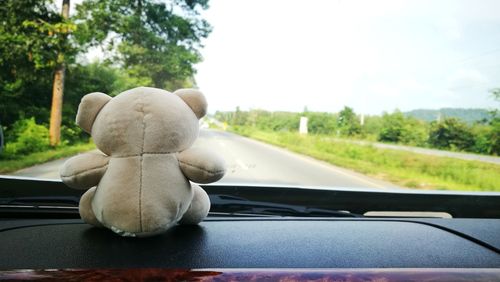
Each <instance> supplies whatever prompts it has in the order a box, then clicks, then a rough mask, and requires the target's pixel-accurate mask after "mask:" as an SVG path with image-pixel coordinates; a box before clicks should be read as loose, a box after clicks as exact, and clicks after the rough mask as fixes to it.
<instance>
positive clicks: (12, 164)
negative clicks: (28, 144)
mask: <svg viewBox="0 0 500 282" xmlns="http://www.w3.org/2000/svg"><path fill="white" fill-rule="evenodd" d="M92 149H95V145H94V143H84V144H77V145H72V146H64V147H58V148H55V149H52V150H49V151H44V152H37V153H32V154H29V155H26V156H21V157H19V158H17V159H15V160H0V174H5V173H9V172H13V171H16V170H19V169H22V168H25V167H30V166H33V165H36V164H41V163H44V162H48V161H51V160H56V159H60V158H63V157H68V156H72V155H75V154H78V153H81V152H85V151H89V150H92Z"/></svg>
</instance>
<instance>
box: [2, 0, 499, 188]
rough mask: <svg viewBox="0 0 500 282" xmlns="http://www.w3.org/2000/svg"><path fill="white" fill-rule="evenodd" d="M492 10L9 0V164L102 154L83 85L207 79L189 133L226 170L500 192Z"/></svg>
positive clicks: (472, 5)
mask: <svg viewBox="0 0 500 282" xmlns="http://www.w3.org/2000/svg"><path fill="white" fill-rule="evenodd" d="M498 11H500V2H498V1H495V0H492V1H486V0H481V1H420V0H418V1H386V0H377V1H369V0H366V1H340V0H339V1H327V0H325V1H319V0H318V1H250V0H241V1H222V0H210V1H209V0H194V1H183V0H181V1H170V0H165V1H155V0H137V1H97V0H71V1H70V0H55V1H48V0H42V1H40V0H37V1H14V0H8V1H4V3H3V4H2V7H0V125H1V126H0V137H1V142H0V144H1V145H0V146H1V147H2V149H1V152H0V174H2V175H10V176H18V177H36V178H47V179H60V173H59V170H60V168H61V166H62V165H63V164H64V162H65V161H66V160H68V158H70V157H72V156H75V155H77V154H80V153H83V152H89V151H97V150H101V151H103V152H105V153H106V149H105V148H103V147H99V146H96V144H94V142H93V139H92V138H91V136H90V135H89V134H88V133H87V132H85V130H83V129H82V128H80V127H79V126H78V125H77V124H76V123H75V118H76V115H77V110H78V105H79V104H80V101H81V99H82V97H83V96H84V95H85V94H88V93H92V92H102V93H105V94H107V95H110V96H112V97H115V96H117V95H119V94H120V93H122V92H124V91H125V90H128V89H131V88H135V87H138V86H149V87H155V88H161V89H164V90H167V91H170V92H174V91H175V90H177V89H181V88H197V89H199V90H200V91H201V92H203V94H204V95H205V97H206V99H207V102H208V112H207V115H206V116H204V117H203V118H202V119H200V121H199V127H200V132H199V137H198V139H197V140H196V141H195V143H194V144H193V146H194V147H197V148H206V149H207V150H210V151H212V152H213V153H214V154H217V155H219V156H221V158H222V159H224V161H225V163H226V174H225V176H224V177H223V178H222V179H221V180H220V181H219V182H218V183H227V184H229V183H231V184H245V185H270V186H297V187H316V186H318V187H328V188H342V189H344V188H346V189H358V188H362V189H376V190H379V189H417V190H461V191H500V157H498V155H500V112H499V111H498V109H499V108H500V64H499V62H500V47H499V46H500V14H499V13H498ZM165 110H166V111H169V109H165ZM123 115H128V113H126V112H124V113H123ZM113 126H115V127H116V126H118V125H116V124H113V123H111V124H108V125H106V126H105V128H110V129H111V128H113ZM162 130H166V131H168V130H170V129H169V128H168V127H167V126H165V127H163V129H162ZM87 131H88V130H87ZM111 143H113V142H111ZM101 146H102V145H101ZM106 146H108V147H109V146H111V147H112V146H120V144H119V142H118V141H117V142H116V144H109V145H106ZM108 147H107V148H108Z"/></svg>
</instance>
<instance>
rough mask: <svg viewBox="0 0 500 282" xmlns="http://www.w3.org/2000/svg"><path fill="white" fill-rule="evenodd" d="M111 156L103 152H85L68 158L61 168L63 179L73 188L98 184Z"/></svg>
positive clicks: (85, 187) (86, 187)
mask: <svg viewBox="0 0 500 282" xmlns="http://www.w3.org/2000/svg"><path fill="white" fill-rule="evenodd" d="M109 160H110V157H108V156H106V155H104V154H102V153H85V154H81V155H78V156H75V157H72V158H71V159H69V160H67V161H66V162H65V163H64V165H63V166H62V168H61V171H60V174H61V179H62V181H63V182H64V183H65V184H66V185H68V186H69V187H71V188H75V189H88V188H90V187H93V186H96V185H97V184H98V183H99V181H100V180H101V177H102V176H103V175H104V173H105V172H106V169H107V168H108V163H109Z"/></svg>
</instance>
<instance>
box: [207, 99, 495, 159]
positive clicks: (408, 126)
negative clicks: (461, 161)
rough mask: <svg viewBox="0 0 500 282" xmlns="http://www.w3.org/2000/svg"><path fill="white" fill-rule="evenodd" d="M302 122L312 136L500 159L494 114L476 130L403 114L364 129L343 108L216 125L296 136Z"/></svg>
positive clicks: (242, 115)
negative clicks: (473, 154) (491, 156)
mask: <svg viewBox="0 0 500 282" xmlns="http://www.w3.org/2000/svg"><path fill="white" fill-rule="evenodd" d="M493 96H494V97H495V98H496V99H497V100H499V99H500V91H499V90H494V91H493ZM302 116H305V117H307V118H308V131H309V133H310V134H317V135H326V136H332V137H340V138H342V137H346V138H358V139H367V140H371V141H380V142H389V143H397V144H404V145H411V146H419V147H429V148H437V149H443V150H452V151H465V152H472V153H479V154H488V155H500V115H499V113H498V111H496V110H495V111H491V112H490V118H489V119H487V120H481V121H478V122H475V123H473V124H468V123H466V122H465V121H463V120H461V119H459V118H454V117H446V116H443V117H442V118H440V119H439V120H434V121H431V122H429V121H425V120H420V119H417V118H415V117H412V116H408V115H405V114H404V113H402V112H401V111H399V110H395V111H394V112H392V113H383V114H382V115H370V116H365V117H363V124H361V116H360V115H357V114H356V113H355V112H354V110H353V109H352V108H350V107H344V109H343V110H341V111H340V112H338V113H324V112H309V111H304V112H302V113H294V112H270V111H264V110H250V111H241V110H240V109H239V108H236V111H229V112H220V111H219V112H216V114H215V118H216V119H218V120H219V121H221V122H226V123H227V124H228V125H230V126H232V127H234V128H235V129H236V130H238V129H239V128H253V129H257V130H263V131H288V132H298V130H299V121H300V117H302Z"/></svg>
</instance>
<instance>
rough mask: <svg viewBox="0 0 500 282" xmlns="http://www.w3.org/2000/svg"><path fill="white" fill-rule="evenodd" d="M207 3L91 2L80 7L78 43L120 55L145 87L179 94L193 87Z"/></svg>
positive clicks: (117, 57)
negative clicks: (185, 88)
mask: <svg viewBox="0 0 500 282" xmlns="http://www.w3.org/2000/svg"><path fill="white" fill-rule="evenodd" d="M207 2H208V0H170V1H164V2H159V1H154V0H134V1H129V0H87V1H84V2H83V3H82V4H81V5H78V6H77V15H76V21H77V23H78V32H77V38H78V39H79V40H80V42H82V43H83V44H87V45H90V46H98V45H100V46H102V47H103V48H104V49H105V50H110V51H112V53H115V57H114V58H113V59H114V60H113V62H114V63H116V62H118V63H119V65H121V66H122V67H123V68H124V69H125V70H126V71H127V72H128V74H129V75H130V76H132V77H135V78H140V81H142V83H143V84H146V85H151V86H155V87H160V88H167V89H170V88H176V87H183V86H187V85H186V84H190V83H192V77H193V75H194V73H195V69H194V67H193V65H194V64H196V63H198V62H199V61H200V60H201V55H200V54H199V52H198V49H199V48H200V47H202V46H201V43H200V41H201V39H202V38H205V37H207V36H208V34H209V32H210V25H209V24H208V23H207V22H206V21H205V20H203V19H202V18H201V16H200V13H199V12H200V9H206V8H207V7H208V5H207Z"/></svg>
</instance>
